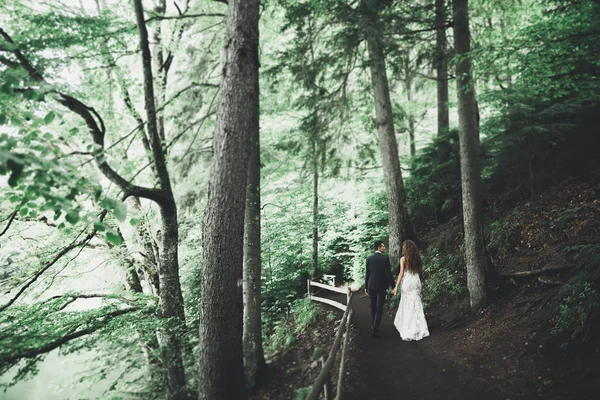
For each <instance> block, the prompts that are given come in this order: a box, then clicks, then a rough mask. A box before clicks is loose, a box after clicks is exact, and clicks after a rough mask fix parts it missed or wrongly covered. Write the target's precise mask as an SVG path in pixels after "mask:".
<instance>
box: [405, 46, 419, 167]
mask: <svg viewBox="0 0 600 400" xmlns="http://www.w3.org/2000/svg"><path fill="white" fill-rule="evenodd" d="M406 99H407V100H408V104H409V106H410V104H411V103H412V71H411V68H410V58H409V57H406ZM408 138H409V141H410V156H411V158H412V157H414V156H415V153H416V152H417V150H416V146H415V116H414V114H413V113H412V112H409V113H408Z"/></svg>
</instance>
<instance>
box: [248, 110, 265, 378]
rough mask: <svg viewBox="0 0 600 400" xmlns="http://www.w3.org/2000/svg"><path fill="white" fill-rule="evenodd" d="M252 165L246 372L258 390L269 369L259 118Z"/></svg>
mask: <svg viewBox="0 0 600 400" xmlns="http://www.w3.org/2000/svg"><path fill="white" fill-rule="evenodd" d="M250 134H251V136H252V137H251V138H250V161H249V163H248V183H247V188H246V215H245V217H244V224H245V227H244V287H243V289H244V336H243V342H244V343H243V346H244V370H245V374H246V385H247V387H248V388H249V389H254V388H255V387H256V384H257V381H258V380H259V378H260V375H261V373H262V372H263V371H264V368H265V366H266V364H265V358H264V353H263V345H262V326H261V314H260V313H261V308H260V306H261V282H262V281H261V272H262V270H261V269H262V262H261V245H260V240H261V234H260V231H261V226H260V225H261V220H260V135H259V127H258V118H256V126H254V127H252V130H251V131H250Z"/></svg>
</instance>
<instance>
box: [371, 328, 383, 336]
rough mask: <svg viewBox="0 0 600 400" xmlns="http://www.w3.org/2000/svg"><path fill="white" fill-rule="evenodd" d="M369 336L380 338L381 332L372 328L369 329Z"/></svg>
mask: <svg viewBox="0 0 600 400" xmlns="http://www.w3.org/2000/svg"><path fill="white" fill-rule="evenodd" d="M371 336H373V337H374V338H380V337H381V332H380V331H379V329H373V330H372V331H371Z"/></svg>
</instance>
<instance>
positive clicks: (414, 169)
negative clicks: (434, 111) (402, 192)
mask: <svg viewBox="0 0 600 400" xmlns="http://www.w3.org/2000/svg"><path fill="white" fill-rule="evenodd" d="M409 165H410V176H409V177H408V179H406V184H405V187H406V196H407V208H408V212H409V214H410V216H411V220H412V221H413V222H414V223H415V224H417V226H419V227H422V226H432V225H437V224H439V223H441V222H443V221H444V220H446V219H447V218H448V217H449V216H453V215H456V213H457V212H458V210H459V209H460V206H461V199H460V196H461V191H460V187H461V182H460V162H459V151H458V131H456V130H451V131H450V132H449V133H447V134H445V135H442V136H438V137H435V138H434V139H433V140H432V141H431V143H430V144H429V145H427V146H426V147H424V148H423V149H421V150H420V151H419V152H418V153H417V155H416V156H415V157H413V158H412V159H411V160H410V164H409Z"/></svg>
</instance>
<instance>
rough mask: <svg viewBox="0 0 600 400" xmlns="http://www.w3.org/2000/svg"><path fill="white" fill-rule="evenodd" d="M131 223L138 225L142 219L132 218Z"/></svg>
mask: <svg viewBox="0 0 600 400" xmlns="http://www.w3.org/2000/svg"><path fill="white" fill-rule="evenodd" d="M129 223H130V224H131V226H136V225H138V224H139V223H140V220H139V219H138V218H131V219H130V220H129Z"/></svg>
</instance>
